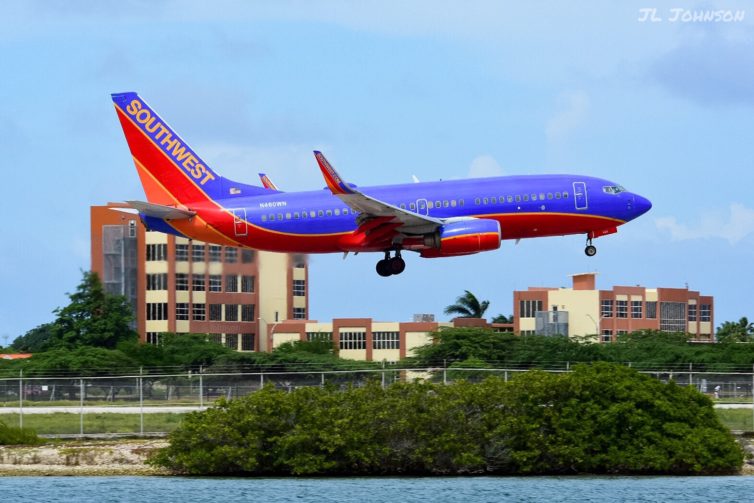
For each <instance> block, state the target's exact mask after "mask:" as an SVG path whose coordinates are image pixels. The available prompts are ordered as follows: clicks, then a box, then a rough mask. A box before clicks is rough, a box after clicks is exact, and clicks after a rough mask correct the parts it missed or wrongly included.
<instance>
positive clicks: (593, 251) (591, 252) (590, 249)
mask: <svg viewBox="0 0 754 503" xmlns="http://www.w3.org/2000/svg"><path fill="white" fill-rule="evenodd" d="M584 253H586V256H587V257H594V256H595V255H597V247H596V246H594V245H587V247H586V248H584Z"/></svg>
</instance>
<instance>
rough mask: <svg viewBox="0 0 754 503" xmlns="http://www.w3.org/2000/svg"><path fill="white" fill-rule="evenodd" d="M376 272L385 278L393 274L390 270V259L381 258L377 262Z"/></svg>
mask: <svg viewBox="0 0 754 503" xmlns="http://www.w3.org/2000/svg"><path fill="white" fill-rule="evenodd" d="M376 269H377V274H379V275H380V276H382V277H383V278H386V277H388V276H390V275H391V274H393V272H392V271H391V270H390V260H388V259H383V260H380V261H379V262H377V267H376Z"/></svg>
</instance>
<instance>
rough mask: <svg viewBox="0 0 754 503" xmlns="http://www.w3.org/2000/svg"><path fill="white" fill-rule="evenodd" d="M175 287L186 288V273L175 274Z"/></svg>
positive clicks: (178, 288)
mask: <svg viewBox="0 0 754 503" xmlns="http://www.w3.org/2000/svg"><path fill="white" fill-rule="evenodd" d="M175 289H176V290H188V274H183V273H179V274H176V275H175Z"/></svg>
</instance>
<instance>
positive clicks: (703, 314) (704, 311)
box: [699, 304, 712, 321]
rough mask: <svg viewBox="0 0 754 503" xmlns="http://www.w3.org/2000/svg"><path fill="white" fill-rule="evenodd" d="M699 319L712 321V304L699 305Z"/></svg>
mask: <svg viewBox="0 0 754 503" xmlns="http://www.w3.org/2000/svg"><path fill="white" fill-rule="evenodd" d="M699 321H712V304H702V305H701V306H700V307H699Z"/></svg>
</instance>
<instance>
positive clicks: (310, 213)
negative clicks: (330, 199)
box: [309, 210, 317, 218]
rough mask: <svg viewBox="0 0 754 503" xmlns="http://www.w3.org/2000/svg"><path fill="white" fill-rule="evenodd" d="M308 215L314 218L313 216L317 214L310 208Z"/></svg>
mask: <svg viewBox="0 0 754 503" xmlns="http://www.w3.org/2000/svg"><path fill="white" fill-rule="evenodd" d="M309 216H310V217H312V218H314V217H316V216H317V214H316V213H315V212H314V210H312V211H310V212H309Z"/></svg>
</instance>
